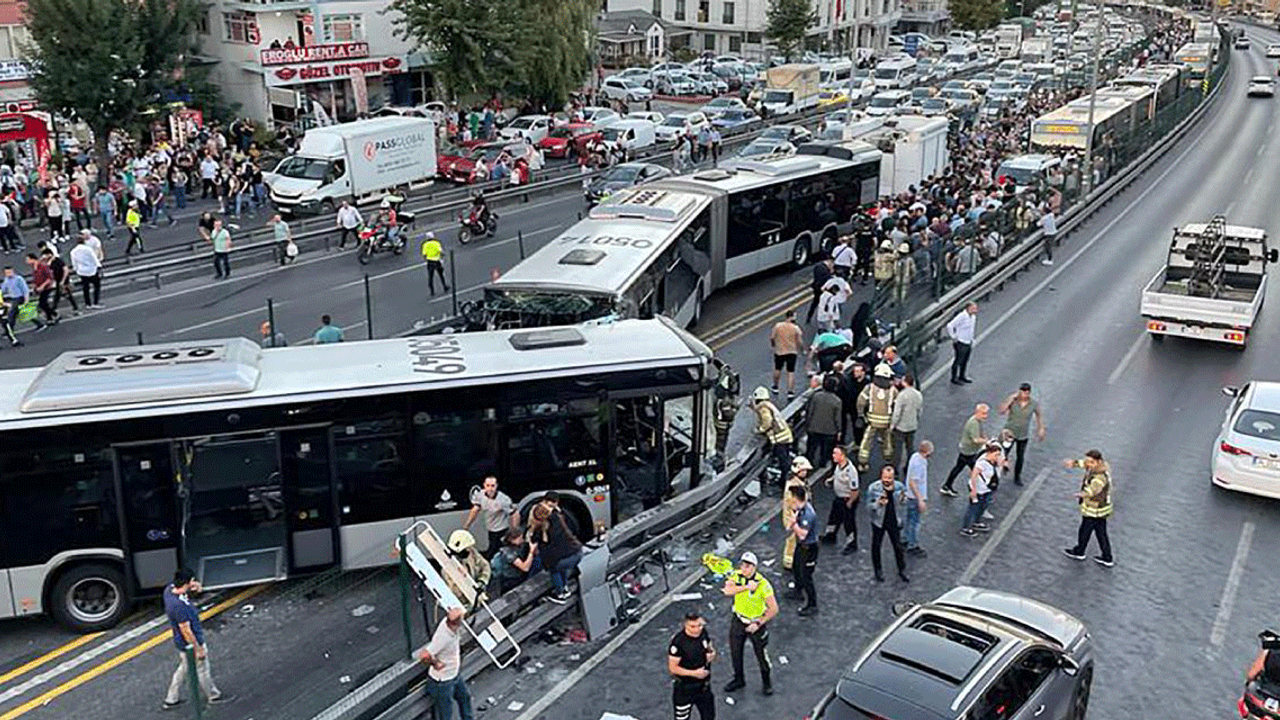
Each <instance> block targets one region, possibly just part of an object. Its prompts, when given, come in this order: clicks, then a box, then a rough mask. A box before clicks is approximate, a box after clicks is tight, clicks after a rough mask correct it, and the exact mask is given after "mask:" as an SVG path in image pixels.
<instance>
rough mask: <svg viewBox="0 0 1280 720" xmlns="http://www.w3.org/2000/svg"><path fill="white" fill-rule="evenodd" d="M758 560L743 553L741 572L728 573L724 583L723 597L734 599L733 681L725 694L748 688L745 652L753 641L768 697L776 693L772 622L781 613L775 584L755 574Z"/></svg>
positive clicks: (739, 567)
mask: <svg viewBox="0 0 1280 720" xmlns="http://www.w3.org/2000/svg"><path fill="white" fill-rule="evenodd" d="M758 564H759V561H757V560H756V555H755V553H753V552H744V553H742V559H740V560H739V561H738V569H737V570H735V571H733V572H731V573H729V577H728V578H726V579H725V581H724V594H725V595H728V596H729V597H732V598H733V618H732V619H730V621H729V655H730V657H731V658H732V660H733V679H732V680H730V681H729V684H728V685H725V686H724V691H725V692H733V691H735V690H741V689H742V688H744V687H746V686H747V681H746V675H745V673H744V672H743V669H742V651H743V650H744V646H745V645H746V643H747V640H748V639H750V640H751V648H752V649H753V650H754V651H755V653H756V662H757V663H759V665H760V682H761V684H762V686H763V687H762V690H763V692H764V694H765V695H772V694H773V683H772V681H771V680H770V675H769V669H770V668H769V653H768V645H769V621H770V620H772V619H773V618H774V616H775V615H777V614H778V599H777V598H776V597H774V596H773V585H770V584H769V581H768V580H766V579H765V577H764V576H763V575H761V574H760V573H758V572H756V566H757V565H758Z"/></svg>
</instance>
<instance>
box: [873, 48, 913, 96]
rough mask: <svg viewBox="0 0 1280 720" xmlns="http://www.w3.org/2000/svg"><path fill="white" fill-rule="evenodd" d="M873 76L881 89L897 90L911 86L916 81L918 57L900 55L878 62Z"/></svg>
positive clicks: (877, 86)
mask: <svg viewBox="0 0 1280 720" xmlns="http://www.w3.org/2000/svg"><path fill="white" fill-rule="evenodd" d="M872 77H873V78H874V79H875V81H876V88H877V89H879V90H896V89H900V88H909V87H911V86H912V85H914V84H915V81H916V59H915V58H913V57H910V56H908V55H900V56H897V57H892V58H889V59H887V60H881V61H880V62H879V63H877V64H876V69H875V72H874V73H873V74H872Z"/></svg>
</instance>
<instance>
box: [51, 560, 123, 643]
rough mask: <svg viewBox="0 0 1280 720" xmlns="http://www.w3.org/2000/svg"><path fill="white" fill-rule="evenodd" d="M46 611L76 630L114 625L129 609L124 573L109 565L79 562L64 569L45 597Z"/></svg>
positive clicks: (100, 628)
mask: <svg viewBox="0 0 1280 720" xmlns="http://www.w3.org/2000/svg"><path fill="white" fill-rule="evenodd" d="M49 600H50V605H51V607H50V611H51V612H52V613H53V616H54V618H55V619H56V620H57V621H58V622H60V623H62V624H63V625H65V626H67V627H69V628H72V629H74V630H77V631H79V632H96V631H98V630H106V629H107V628H110V627H114V626H115V625H116V624H117V623H119V622H120V620H121V619H123V618H124V615H125V612H126V611H127V610H128V609H129V594H128V590H127V589H126V587H125V582H124V574H123V573H121V572H120V570H119V569H118V568H115V567H113V566H111V565H96V564H95V565H80V566H77V567H73V568H71V569H70V570H67V571H66V572H64V573H63V574H62V575H61V576H60V577H59V578H58V581H57V582H56V583H54V586H53V591H52V593H51V594H50V597H49Z"/></svg>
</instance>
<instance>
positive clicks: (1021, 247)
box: [898, 56, 1230, 358]
mask: <svg viewBox="0 0 1280 720" xmlns="http://www.w3.org/2000/svg"><path fill="white" fill-rule="evenodd" d="M1227 57H1228V58H1229V56H1227ZM1229 73H1230V63H1229V62H1228V63H1226V69H1225V70H1223V71H1221V73H1220V74H1219V77H1218V81H1217V82H1216V83H1215V84H1214V86H1213V88H1212V89H1211V90H1210V92H1209V94H1208V95H1207V96H1206V97H1205V99H1204V101H1203V102H1201V103H1200V104H1199V105H1198V106H1197V107H1196V109H1195V110H1193V111H1192V112H1191V114H1189V115H1188V116H1187V117H1186V118H1185V119H1184V120H1183V121H1182V122H1181V123H1179V124H1178V125H1177V126H1176V127H1174V129H1172V130H1171V131H1169V132H1168V133H1166V134H1165V135H1164V137H1162V138H1161V139H1160V140H1158V141H1157V142H1156V144H1155V145H1153V146H1152V147H1151V148H1150V149H1149V150H1147V152H1146V153H1144V154H1143V155H1142V156H1140V157H1139V158H1138V159H1137V160H1135V161H1134V162H1132V163H1130V164H1129V166H1128V167H1127V168H1125V169H1124V170H1122V171H1121V172H1119V173H1117V174H1116V175H1114V176H1113V177H1111V178H1109V179H1108V180H1107V181H1105V182H1103V183H1102V184H1101V185H1099V186H1098V187H1097V188H1096V189H1095V190H1093V191H1092V192H1091V193H1090V194H1089V195H1087V196H1086V198H1085V200H1084V201H1083V202H1081V203H1078V204H1077V205H1075V206H1073V207H1072V208H1071V209H1070V210H1068V211H1067V212H1066V213H1064V215H1063V217H1062V219H1061V222H1060V224H1059V225H1058V233H1057V239H1058V240H1059V241H1060V240H1061V239H1062V238H1064V237H1065V236H1066V235H1067V234H1068V233H1070V232H1071V231H1072V230H1074V229H1075V228H1076V227H1078V226H1079V225H1080V224H1082V223H1083V222H1084V221H1085V220H1087V219H1089V217H1090V216H1092V215H1093V214H1094V213H1095V212H1097V211H1098V210H1099V209H1100V208H1101V207H1102V206H1104V205H1106V204H1107V203H1108V202H1110V201H1111V200H1112V198H1114V197H1115V196H1116V195H1117V194H1119V193H1120V192H1121V191H1123V190H1124V189H1125V188H1127V187H1128V186H1129V185H1130V184H1131V183H1132V182H1133V181H1134V180H1135V179H1137V178H1138V177H1139V176H1140V175H1142V174H1143V173H1144V172H1146V170H1147V168H1149V167H1150V166H1151V165H1152V163H1154V162H1156V161H1157V160H1159V159H1160V158H1161V157H1162V156H1163V155H1164V154H1165V153H1166V152H1168V151H1169V149H1170V148H1172V147H1173V146H1174V145H1175V144H1177V142H1178V141H1179V140H1181V138H1182V137H1183V136H1184V135H1185V134H1186V133H1187V131H1189V130H1190V129H1191V127H1192V126H1194V125H1195V124H1196V123H1197V122H1198V121H1199V120H1200V118H1201V116H1203V115H1204V113H1205V112H1207V111H1208V109H1209V107H1210V106H1211V105H1212V104H1213V101H1214V99H1215V98H1216V97H1217V94H1218V92H1219V91H1220V90H1221V89H1222V86H1223V85H1224V84H1225V80H1226V78H1227V76H1228V75H1229ZM1043 249H1044V231H1043V230H1039V231H1036V232H1034V233H1031V234H1030V235H1028V236H1027V237H1026V238H1025V239H1023V241H1022V242H1021V243H1019V244H1017V245H1015V246H1014V247H1013V248H1011V249H1010V250H1008V251H1007V252H1005V253H1004V254H1003V255H1002V256H1001V259H1000V261H998V262H994V263H991V264H990V265H987V266H986V267H984V268H983V269H982V270H980V271H978V272H977V273H975V274H974V276H973V277H972V278H971V279H969V280H968V281H966V282H963V283H961V284H959V285H957V286H956V287H954V288H952V289H951V290H949V291H948V292H947V293H945V294H944V295H943V296H942V297H941V298H939V299H938V300H937V301H936V302H934V303H932V304H931V305H929V306H928V307H926V308H925V309H923V310H922V311H920V312H919V313H917V314H916V315H915V317H913V318H912V319H911V320H910V322H909V323H908V325H907V327H906V328H905V329H904V331H903V335H904V338H902V339H900V340H899V341H898V344H899V345H900V346H902V347H905V348H907V350H908V354H909V355H910V356H911V357H912V358H918V357H919V356H920V355H921V351H922V349H923V348H924V347H925V346H927V345H929V344H931V343H933V342H937V341H939V340H940V339H941V333H942V330H943V328H944V327H945V326H946V324H947V323H948V322H950V321H951V319H952V318H953V317H954V316H955V315H956V314H957V313H958V312H960V310H961V309H962V308H963V307H964V306H965V304H966V303H968V302H969V301H971V300H977V299H981V298H984V297H987V296H989V295H991V294H992V293H994V292H996V291H998V290H999V289H1000V288H1002V287H1003V285H1004V283H1006V282H1008V281H1010V280H1012V279H1013V278H1014V276H1016V275H1017V273H1019V272H1021V271H1023V270H1024V269H1025V268H1026V267H1027V266H1029V265H1031V264H1032V263H1033V262H1035V260H1036V258H1037V257H1039V255H1040V252H1041V251H1042V250H1043Z"/></svg>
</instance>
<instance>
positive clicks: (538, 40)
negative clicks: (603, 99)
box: [389, 0, 597, 107]
mask: <svg viewBox="0 0 1280 720" xmlns="http://www.w3.org/2000/svg"><path fill="white" fill-rule="evenodd" d="M596 7H597V6H596V4H595V2H594V0H392V3H391V5H390V6H389V9H390V10H392V11H394V12H396V13H398V16H397V17H396V19H395V23H396V25H397V28H396V33H397V34H398V35H399V36H400V37H403V38H406V39H409V40H412V41H414V42H416V43H417V44H418V45H419V46H420V47H422V48H425V49H426V51H427V53H426V54H427V56H428V57H430V58H431V61H430V63H429V65H430V67H431V70H432V72H433V73H434V74H435V75H436V77H438V78H439V79H440V81H441V84H443V85H444V87H445V90H446V91H447V92H448V93H449V94H450V95H452V96H454V97H459V96H465V95H469V94H472V93H477V92H479V93H484V94H492V93H496V92H503V91H505V92H512V93H518V94H520V95H522V96H524V97H526V98H528V99H529V100H530V101H532V102H534V103H546V104H547V105H548V106H551V107H555V106H558V105H561V104H563V103H564V101H565V100H566V99H567V97H568V95H569V92H570V91H572V90H576V89H578V88H579V87H581V86H582V82H583V80H584V79H586V77H587V75H588V74H589V73H590V72H591V69H592V55H591V41H592V37H593V36H594V13H595V8H596Z"/></svg>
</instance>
